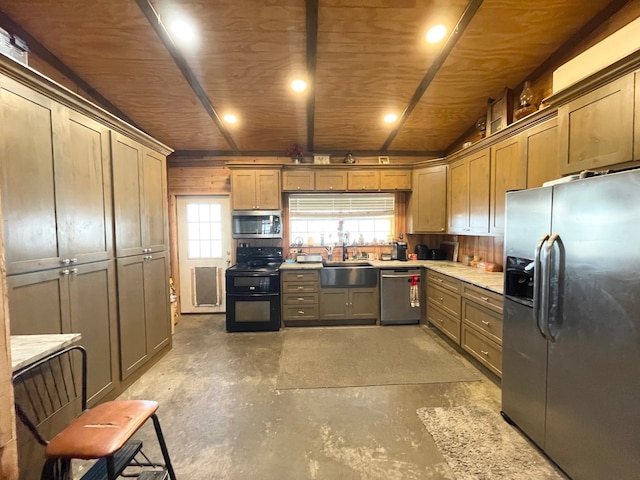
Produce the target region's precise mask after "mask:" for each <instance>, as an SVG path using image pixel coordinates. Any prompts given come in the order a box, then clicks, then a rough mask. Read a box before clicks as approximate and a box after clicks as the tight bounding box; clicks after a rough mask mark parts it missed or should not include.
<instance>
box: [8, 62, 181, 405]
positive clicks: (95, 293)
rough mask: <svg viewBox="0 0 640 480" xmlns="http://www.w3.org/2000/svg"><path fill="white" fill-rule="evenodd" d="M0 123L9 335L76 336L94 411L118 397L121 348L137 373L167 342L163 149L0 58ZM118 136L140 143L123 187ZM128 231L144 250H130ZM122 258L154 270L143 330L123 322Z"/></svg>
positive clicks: (144, 294) (144, 300) (143, 295)
mask: <svg viewBox="0 0 640 480" xmlns="http://www.w3.org/2000/svg"><path fill="white" fill-rule="evenodd" d="M0 125H2V130H0V189H1V190H0V193H1V195H2V212H1V214H2V221H3V231H4V242H5V255H6V275H7V287H8V300H9V316H10V328H11V330H10V333H11V334H12V335H19V334H38V333H70V332H77V333H80V334H81V335H82V340H81V342H80V343H81V344H82V345H83V346H85V347H86V349H87V352H88V397H89V399H90V405H92V404H95V403H97V402H99V401H100V400H101V399H103V398H105V397H106V396H107V395H110V396H114V395H117V394H118V393H119V389H120V381H121V380H122V379H124V378H126V377H127V376H128V371H129V369H128V366H125V365H123V364H122V362H121V359H122V358H129V357H128V356H127V355H128V354H127V353H123V352H127V351H128V349H130V348H131V347H130V345H132V344H135V345H136V348H137V346H138V345H144V346H145V350H147V351H148V352H149V353H148V354H147V355H146V356H145V358H144V359H143V361H138V362H137V364H138V365H142V364H143V363H144V361H146V359H148V358H150V357H151V356H152V355H153V353H154V352H157V351H158V350H160V349H162V348H163V347H164V346H167V345H168V344H169V343H170V323H169V322H170V315H169V304H168V294H167V291H168V265H167V258H168V256H167V255H166V249H167V241H166V238H167V233H166V232H167V223H166V222H167V220H166V218H167V214H166V173H165V172H166V168H165V157H164V155H165V154H166V153H169V152H170V149H168V147H166V146H164V145H162V144H160V143H158V142H156V141H155V140H153V139H151V138H150V137H148V136H146V135H144V134H142V133H141V132H138V131H137V130H135V129H133V128H131V127H129V126H128V125H126V124H124V123H123V122H121V121H120V120H118V119H116V118H115V117H113V116H111V115H109V114H107V113H106V112H104V111H103V110H101V109H99V108H97V107H95V106H93V105H92V104H90V103H88V102H86V101H84V100H83V99H81V98H80V97H77V96H76V95H74V94H72V93H71V92H69V91H67V90H65V89H63V88H61V87H59V86H58V85H57V84H55V83H53V82H51V81H50V80H48V79H47V78H45V77H40V76H39V75H37V74H34V73H33V72H32V71H29V70H28V69H25V68H24V67H22V66H21V65H18V64H14V62H11V61H10V60H2V59H0ZM125 134H126V135H125ZM127 137H128V138H136V140H137V141H135V142H134V141H133V140H130V141H131V142H133V143H136V144H137V145H138V146H139V147H140V152H141V153H140V171H139V172H135V171H132V170H128V171H127V172H126V179H123V177H122V175H120V173H121V170H119V169H118V167H119V166H120V163H119V159H120V158H119V157H118V154H119V149H118V148H117V147H116V146H115V145H116V144H117V139H126V138H127ZM138 141H139V142H138ZM143 144H144V145H143ZM145 172H146V176H145ZM123 182H124V183H126V185H123ZM136 182H137V186H138V188H140V192H139V194H138V197H137V200H138V202H139V204H140V205H139V211H138V215H139V218H138V223H137V225H136V224H135V222H134V224H133V226H132V227H131V228H130V229H129V230H127V231H126V232H122V231H121V229H119V228H118V226H119V225H122V224H123V223H126V224H128V225H131V221H130V212H131V209H130V208H128V205H129V204H126V205H127V206H123V203H122V201H121V200H122V192H123V191H126V192H127V193H129V192H128V188H129V186H130V184H131V183H136ZM132 196H135V195H132ZM125 203H126V202H125ZM130 203H131V204H135V202H130ZM114 207H115V208H114ZM127 222H128V223H127ZM114 226H115V227H114ZM136 228H138V236H139V238H140V239H141V243H140V245H141V247H142V249H141V250H138V251H135V252H134V251H133V250H132V251H130V252H129V251H128V250H127V248H128V247H129V246H130V242H131V239H132V238H134V237H135V235H133V233H132V232H134V231H135V229H136ZM143 242H144V244H143ZM122 252H124V253H123V255H126V256H127V258H129V256H131V258H134V257H136V255H134V253H135V254H138V255H137V256H138V257H140V258H141V259H142V260H143V261H145V262H147V263H152V264H153V267H152V268H147V270H148V271H149V272H150V273H149V274H147V277H153V280H149V281H147V283H149V284H152V285H148V284H144V288H143V289H142V290H141V291H139V292H138V293H139V294H140V298H139V299H137V300H138V302H139V303H141V304H144V305H146V307H145V308H144V309H143V310H142V312H143V315H142V317H140V318H136V319H135V321H137V322H139V323H141V324H142V325H143V326H144V329H142V330H140V329H138V330H135V329H132V328H130V326H129V325H127V321H129V322H130V321H131V320H130V315H129V312H127V311H125V312H124V315H123V309H124V310H126V305H127V304H126V303H123V300H122V299H123V298H125V297H126V298H127V299H128V300H130V298H131V295H130V292H129V291H127V292H126V295H125V294H124V292H123V285H128V283H127V280H126V279H125V280H120V277H121V276H122V275H123V273H122V272H123V271H125V270H126V268H120V270H118V266H119V265H118V262H120V256H121V253H122ZM116 253H117V257H118V258H116ZM148 257H154V258H148ZM155 257H157V260H156V258H155ZM118 281H119V282H118ZM137 287H138V286H137V285H136V288H137ZM132 290H135V289H132ZM118 307H119V308H120V312H118ZM147 312H149V313H148V314H147ZM123 321H124V324H123ZM132 332H135V334H136V335H137V334H139V336H134V333H132ZM147 347H148V348H147Z"/></svg>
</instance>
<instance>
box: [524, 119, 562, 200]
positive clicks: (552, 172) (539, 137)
mask: <svg viewBox="0 0 640 480" xmlns="http://www.w3.org/2000/svg"><path fill="white" fill-rule="evenodd" d="M522 149H523V152H522V157H523V158H524V159H525V161H526V164H527V187H526V188H537V187H541V186H542V184H543V183H544V182H548V181H549V180H555V179H557V178H560V169H559V166H558V118H557V117H554V118H552V119H549V120H547V121H545V122H543V123H541V124H539V125H536V126H534V127H532V128H529V129H527V130H526V131H525V132H524V133H523V139H522Z"/></svg>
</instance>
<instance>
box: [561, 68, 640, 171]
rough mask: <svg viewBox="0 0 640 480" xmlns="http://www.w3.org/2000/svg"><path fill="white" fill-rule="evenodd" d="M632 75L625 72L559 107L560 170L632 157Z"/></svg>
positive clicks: (610, 162) (589, 167)
mask: <svg viewBox="0 0 640 480" xmlns="http://www.w3.org/2000/svg"><path fill="white" fill-rule="evenodd" d="M635 76H636V74H635V73H630V74H627V75H625V76H624V77H621V78H619V79H617V80H614V81H612V82H610V83H607V84H606V85H603V86H602V87H600V88H597V89H596V90H593V91H591V92H589V93H587V94H585V95H582V96H580V97H579V98H576V99H575V100H572V101H570V102H568V103H566V104H564V105H561V106H560V107H559V108H558V160H559V164H560V172H561V173H562V174H570V173H579V172H580V171H582V170H587V169H598V168H603V167H609V166H612V165H615V164H618V163H624V162H629V161H631V160H632V159H633V153H634V151H633V148H634V145H633V140H634V101H635V98H634V91H635V83H636V78H635ZM636 132H637V129H636ZM636 153H638V152H637V151H636ZM636 158H637V157H636Z"/></svg>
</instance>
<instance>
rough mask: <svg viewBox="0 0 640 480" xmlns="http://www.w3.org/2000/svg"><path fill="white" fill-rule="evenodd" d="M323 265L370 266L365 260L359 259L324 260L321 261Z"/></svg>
mask: <svg viewBox="0 0 640 480" xmlns="http://www.w3.org/2000/svg"><path fill="white" fill-rule="evenodd" d="M322 264H323V265H324V266H325V267H370V266H371V265H370V264H369V262H367V261H364V260H362V261H359V260H342V261H340V260H325V261H324V262H322Z"/></svg>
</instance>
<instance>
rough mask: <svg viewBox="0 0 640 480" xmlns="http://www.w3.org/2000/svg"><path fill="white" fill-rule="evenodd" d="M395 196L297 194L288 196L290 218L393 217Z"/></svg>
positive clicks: (384, 194) (385, 194)
mask: <svg viewBox="0 0 640 480" xmlns="http://www.w3.org/2000/svg"><path fill="white" fill-rule="evenodd" d="M394 208H395V195H393V194H387V193H356V194H348V193H340V194H333V193H331V194H299V195H290V196H289V216H290V217H292V218H293V217H316V216H317V217H337V216H341V217H366V216H389V215H391V216H393V214H394Z"/></svg>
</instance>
